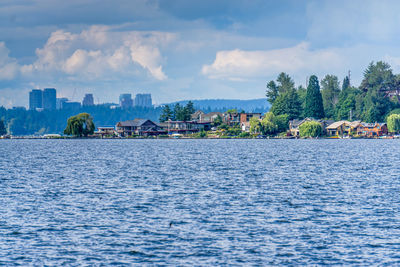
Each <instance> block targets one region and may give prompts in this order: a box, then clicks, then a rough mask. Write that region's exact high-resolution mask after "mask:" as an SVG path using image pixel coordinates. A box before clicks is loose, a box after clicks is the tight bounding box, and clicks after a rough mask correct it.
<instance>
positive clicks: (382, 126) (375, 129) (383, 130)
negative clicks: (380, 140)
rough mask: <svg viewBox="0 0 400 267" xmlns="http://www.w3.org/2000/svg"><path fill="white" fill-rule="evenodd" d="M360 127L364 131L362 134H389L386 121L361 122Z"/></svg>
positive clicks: (375, 135)
mask: <svg viewBox="0 0 400 267" xmlns="http://www.w3.org/2000/svg"><path fill="white" fill-rule="evenodd" d="M360 129H361V131H362V135H363V136H365V137H369V138H372V137H379V136H382V135H387V134H388V128H387V125H386V123H378V122H375V123H361V127H360Z"/></svg>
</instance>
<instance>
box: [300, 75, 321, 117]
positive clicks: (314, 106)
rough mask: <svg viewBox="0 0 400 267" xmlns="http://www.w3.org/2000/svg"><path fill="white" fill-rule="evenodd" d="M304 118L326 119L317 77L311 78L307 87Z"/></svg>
mask: <svg viewBox="0 0 400 267" xmlns="http://www.w3.org/2000/svg"><path fill="white" fill-rule="evenodd" d="M304 116H306V117H311V118H315V119H321V118H323V117H325V114H324V105H323V102H322V95H321V92H320V88H319V83H318V78H317V76H315V75H312V76H311V77H310V81H309V84H308V87H307V96H306V107H305V110H304Z"/></svg>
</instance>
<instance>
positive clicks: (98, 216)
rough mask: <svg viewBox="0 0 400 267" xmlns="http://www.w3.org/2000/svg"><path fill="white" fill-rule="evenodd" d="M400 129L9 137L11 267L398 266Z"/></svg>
mask: <svg viewBox="0 0 400 267" xmlns="http://www.w3.org/2000/svg"><path fill="white" fill-rule="evenodd" d="M399 152H400V140H0V192H1V194H0V265H1V264H4V265H14V264H21V265H50V266H54V265H99V264H104V265H111V264H115V265H135V264H137V265H158V264H161V265H163V264H167V265H175V266H176V265H283V264H287V265H322V264H343V265H371V264H373V265H384V264H389V265H400V166H399V163H400V160H399V155H400V153H399Z"/></svg>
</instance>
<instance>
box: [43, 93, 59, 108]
mask: <svg viewBox="0 0 400 267" xmlns="http://www.w3.org/2000/svg"><path fill="white" fill-rule="evenodd" d="M56 98H57V91H56V89H54V88H45V89H44V90H43V104H42V107H43V109H46V110H54V109H56V102H57V100H56Z"/></svg>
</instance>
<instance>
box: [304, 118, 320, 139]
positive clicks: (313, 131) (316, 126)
mask: <svg viewBox="0 0 400 267" xmlns="http://www.w3.org/2000/svg"><path fill="white" fill-rule="evenodd" d="M299 133H300V136H301V137H318V136H321V135H322V126H321V124H320V123H319V122H316V121H306V122H304V123H302V124H301V125H300V127H299Z"/></svg>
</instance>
